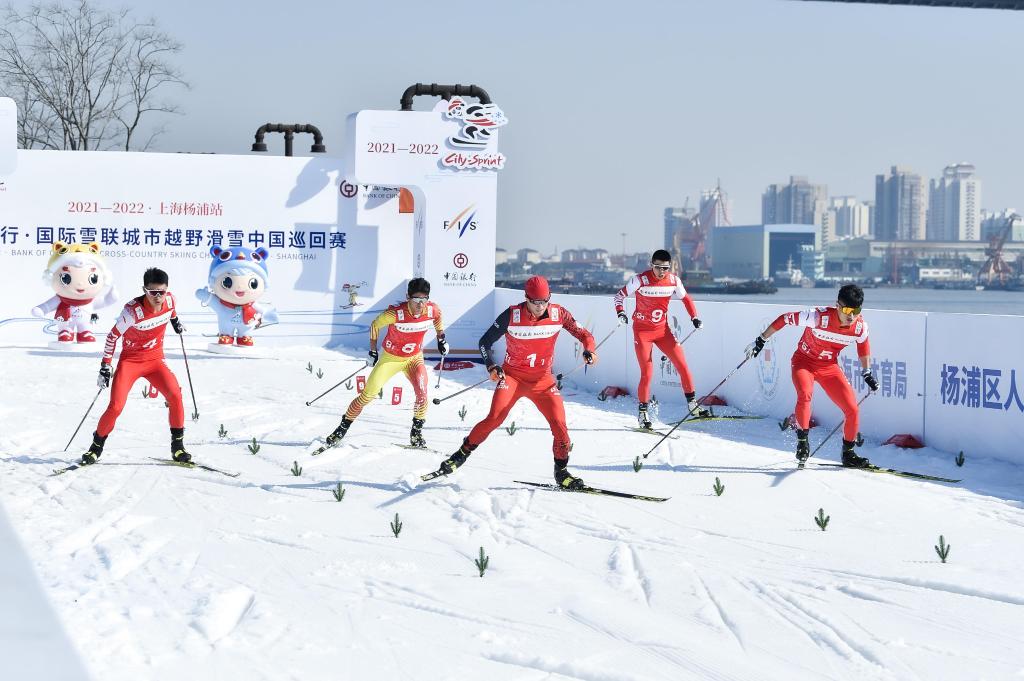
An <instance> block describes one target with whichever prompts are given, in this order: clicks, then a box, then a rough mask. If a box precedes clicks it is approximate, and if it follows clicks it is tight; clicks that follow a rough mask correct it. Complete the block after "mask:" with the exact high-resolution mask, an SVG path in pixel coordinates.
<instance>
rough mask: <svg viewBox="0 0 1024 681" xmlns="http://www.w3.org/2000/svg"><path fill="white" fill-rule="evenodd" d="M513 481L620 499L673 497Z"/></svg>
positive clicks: (648, 499) (641, 499) (658, 499)
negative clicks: (575, 488) (576, 488)
mask: <svg viewBox="0 0 1024 681" xmlns="http://www.w3.org/2000/svg"><path fill="white" fill-rule="evenodd" d="M513 482H515V483H518V484H520V485H530V486H531V487H540V488H541V489H550V490H556V491H559V492H579V493H581V494H598V495H601V496H606V497H619V498H620V499H638V500H640V501H668V500H669V499H670V498H671V497H649V496H645V495H643V494H632V493H630V492H616V491H614V490H610V489H601V488H600V487H584V488H583V489H580V490H574V489H565V488H564V487H559V486H558V485H555V484H553V483H547V482H527V481H525V480H513Z"/></svg>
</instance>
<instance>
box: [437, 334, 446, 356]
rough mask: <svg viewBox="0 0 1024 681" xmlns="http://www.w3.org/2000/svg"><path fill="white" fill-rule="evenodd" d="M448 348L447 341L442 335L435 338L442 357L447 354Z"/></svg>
mask: <svg viewBox="0 0 1024 681" xmlns="http://www.w3.org/2000/svg"><path fill="white" fill-rule="evenodd" d="M448 350H449V348H448V341H446V340H445V339H444V336H441V337H439V338H438V339H437V351H438V352H440V353H441V356H442V357H444V356H445V355H447V354H448Z"/></svg>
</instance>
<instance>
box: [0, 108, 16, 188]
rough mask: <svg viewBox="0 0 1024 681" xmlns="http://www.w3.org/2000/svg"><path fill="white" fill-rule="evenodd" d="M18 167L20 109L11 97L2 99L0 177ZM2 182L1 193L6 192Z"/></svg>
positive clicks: (0, 183)
mask: <svg viewBox="0 0 1024 681" xmlns="http://www.w3.org/2000/svg"><path fill="white" fill-rule="evenodd" d="M17 165H18V107H17V106H16V105H15V103H14V100H13V99H11V98H10V97H0V177H2V176H4V175H9V174H10V173H13V172H14V169H15V167H16V166H17ZM3 182H4V181H3V180H0V192H2V191H4V184H3Z"/></svg>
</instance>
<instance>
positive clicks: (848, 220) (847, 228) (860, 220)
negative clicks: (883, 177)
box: [828, 196, 871, 238]
mask: <svg viewBox="0 0 1024 681" xmlns="http://www.w3.org/2000/svg"><path fill="white" fill-rule="evenodd" d="M828 208H829V212H834V214H835V234H836V236H837V237H839V238H845V237H853V238H857V237H864V236H868V235H869V234H871V205H870V204H869V203H866V202H864V201H858V200H857V197H856V196H833V197H832V198H830V199H829V201H828Z"/></svg>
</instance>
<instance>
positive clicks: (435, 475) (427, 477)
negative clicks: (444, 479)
mask: <svg viewBox="0 0 1024 681" xmlns="http://www.w3.org/2000/svg"><path fill="white" fill-rule="evenodd" d="M442 475H447V473H445V472H444V471H442V470H436V471H434V472H432V473H425V474H424V475H421V476H420V480H422V481H423V482H430V481H431V480H433V479H434V478H440V477H441V476H442Z"/></svg>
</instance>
